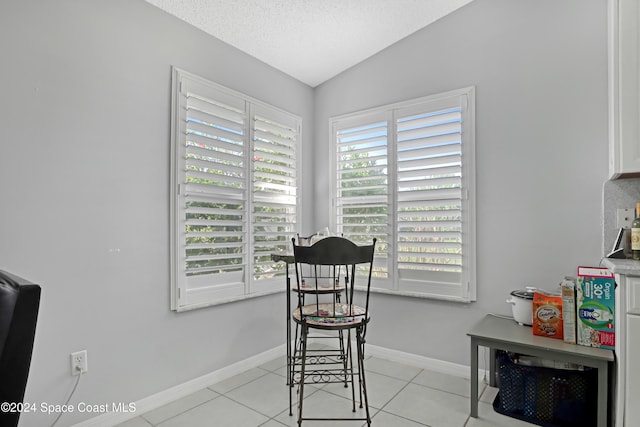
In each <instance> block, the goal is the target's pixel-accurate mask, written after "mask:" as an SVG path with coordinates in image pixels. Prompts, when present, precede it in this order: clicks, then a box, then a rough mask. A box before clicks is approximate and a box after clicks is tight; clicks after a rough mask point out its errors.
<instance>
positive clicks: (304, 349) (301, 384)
mask: <svg viewBox="0 0 640 427" xmlns="http://www.w3.org/2000/svg"><path fill="white" fill-rule="evenodd" d="M301 329H302V331H301V334H300V337H301V346H302V348H301V351H302V355H301V356H302V359H301V364H300V382H299V390H300V391H299V395H298V427H300V426H302V402H303V400H304V382H305V381H304V375H305V365H306V359H307V334H308V332H309V331H308V328H307V325H306V324H304V323H303V324H302V327H301Z"/></svg>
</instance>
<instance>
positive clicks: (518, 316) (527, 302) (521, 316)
mask: <svg viewBox="0 0 640 427" xmlns="http://www.w3.org/2000/svg"><path fill="white" fill-rule="evenodd" d="M535 290H536V288H532V287H526V288H525V289H522V290H517V291H513V292H511V298H509V299H508V300H507V303H508V304H511V310H512V311H513V319H514V320H515V321H516V322H518V323H519V324H521V325H527V326H531V325H532V324H533V293H534V292H535Z"/></svg>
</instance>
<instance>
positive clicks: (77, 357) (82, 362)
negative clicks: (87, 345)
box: [71, 350, 88, 375]
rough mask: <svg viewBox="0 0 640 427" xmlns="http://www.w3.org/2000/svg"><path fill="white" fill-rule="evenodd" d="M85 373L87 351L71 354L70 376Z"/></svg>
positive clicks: (86, 369)
mask: <svg viewBox="0 0 640 427" xmlns="http://www.w3.org/2000/svg"><path fill="white" fill-rule="evenodd" d="M87 371H88V368H87V350H82V351H76V352H75V353H71V375H80V374H84V373H85V372H87Z"/></svg>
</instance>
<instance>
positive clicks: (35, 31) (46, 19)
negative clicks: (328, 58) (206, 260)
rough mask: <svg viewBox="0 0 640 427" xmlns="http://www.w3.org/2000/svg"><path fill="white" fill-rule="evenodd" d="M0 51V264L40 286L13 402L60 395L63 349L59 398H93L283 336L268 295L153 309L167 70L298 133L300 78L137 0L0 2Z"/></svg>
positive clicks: (161, 240) (158, 299)
mask: <svg viewBox="0 0 640 427" xmlns="http://www.w3.org/2000/svg"><path fill="white" fill-rule="evenodd" d="M0 58H1V59H0V60H1V61H2V66H1V67H0V82H2V93H1V95H0V132H1V136H2V138H1V141H0V197H1V199H0V206H1V207H2V208H1V211H0V269H4V270H8V271H11V272H13V273H15V274H18V275H20V276H23V277H25V278H28V279H29V280H31V281H34V282H36V283H40V284H41V285H42V287H43V293H42V305H41V312H40V317H39V324H38V329H37V336H36V344H35V350H34V357H33V363H32V370H31V374H30V379H29V385H28V388H27V395H26V399H27V400H28V401H29V402H36V403H38V404H39V403H40V402H48V403H51V404H56V403H58V404H59V403H62V402H63V401H64V399H65V398H66V397H67V395H68V394H69V392H70V390H71V387H72V385H73V381H74V379H75V378H72V377H71V375H70V367H69V354H70V353H71V352H72V351H77V350H82V349H87V350H88V362H89V373H88V374H87V375H85V376H83V377H82V381H81V383H80V386H79V387H78V390H77V392H76V395H75V397H74V401H75V402H79V401H84V402H87V403H102V402H112V401H116V402H129V401H135V400H138V399H141V398H143V397H147V396H150V395H152V394H154V393H157V392H160V391H162V390H164V389H167V388H169V387H171V386H174V385H177V384H181V383H183V382H185V381H188V380H190V379H193V378H196V377H199V376H201V375H204V374H206V373H209V372H212V371H215V370H217V369H220V368H222V367H225V366H228V365H230V364H232V363H234V362H237V361H240V360H243V359H245V358H247V357H249V356H253V355H255V354H257V353H260V352H263V351H266V350H269V349H272V348H274V347H276V346H278V345H281V344H283V342H284V337H285V331H284V321H283V319H284V308H285V307H284V298H283V296H282V295H281V294H280V295H274V296H270V297H266V298H259V299H253V300H249V301H245V302H238V303H233V304H227V305H223V306H218V307H212V308H207V309H202V310H197V311H193V312H188V313H182V314H176V313H174V312H171V311H170V310H169V295H170V294H169V267H168V262H169V237H168V236H169V156H170V136H169V117H170V82H171V65H176V66H178V67H181V68H183V69H185V70H188V71H191V72H193V73H196V74H199V75H201V76H203V77H206V78H209V79H211V80H214V81H216V82H219V83H221V84H223V85H226V86H229V87H231V88H233V89H237V90H240V91H242V92H244V93H246V94H248V95H250V96H253V97H255V98H257V99H260V100H263V101H266V102H270V103H272V104H274V105H276V106H277V107H280V108H282V109H285V110H288V111H290V112H293V113H296V114H298V115H300V116H302V118H303V132H304V134H303V139H304V141H305V142H307V143H310V141H311V140H312V138H313V135H312V120H313V117H312V110H313V91H312V89H311V88H309V87H308V86H306V85H304V84H302V83H300V82H298V81H296V80H294V79H292V78H290V77H288V76H286V75H284V74H283V73H281V72H279V71H276V70H274V69H272V68H270V67H268V66H266V65H265V64H264V63H261V62H259V61H257V60H255V59H254V58H251V57H249V56H247V55H245V54H243V53H240V52H239V51H237V50H235V49H233V48H231V47H229V46H228V45H225V44H224V43H222V42H220V41H217V40H215V39H214V38H212V37H210V36H208V35H206V34H204V33H202V32H200V31H198V30H196V29H194V28H193V27H190V26H189V25H187V24H184V23H182V22H180V21H178V20H177V19H175V18H173V17H171V16H169V15H168V14H165V13H164V12H162V11H160V10H159V9H157V8H155V7H153V6H151V5H149V4H147V3H145V2H143V1H141V0H138V1H128V0H117V1H104V0H101V1H98V0H90V1H85V0H82V1H81V0H56V1H55V2H50V1H45V0H41V1H34V0H26V1H25V0H3V1H2V2H0ZM303 150H306V149H305V148H303ZM306 151H309V152H310V150H306ZM304 179H305V180H307V179H311V177H310V176H308V177H305V178H304ZM303 185H310V184H309V183H303ZM311 196H312V195H311V194H310V193H308V194H305V195H303V199H304V201H305V206H309V201H310V200H311ZM118 250H119V251H118ZM283 285H284V283H283ZM283 387H284V385H283ZM283 392H284V391H283ZM91 416H92V414H70V415H65V416H64V418H63V420H62V421H61V423H60V424H59V425H69V424H70V423H73V422H78V421H80V420H82V419H85V418H90V417H91ZM52 418H53V417H48V418H46V417H43V416H42V415H41V414H38V415H32V414H26V415H25V416H24V417H23V419H22V423H21V425H22V426H43V425H49V424H50V423H51V421H52Z"/></svg>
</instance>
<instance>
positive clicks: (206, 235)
mask: <svg viewBox="0 0 640 427" xmlns="http://www.w3.org/2000/svg"><path fill="white" fill-rule="evenodd" d="M172 115H173V120H172V124H173V129H172V134H173V135H172V179H171V183H172V186H171V192H172V198H171V200H172V203H171V227H172V233H171V249H172V250H171V258H172V259H171V277H172V309H174V310H178V311H181V310H188V309H193V308H198V307H203V306H208V305H213V304H219V303H223V302H229V301H234V300H237V299H242V298H247V297H252V296H258V295H264V294H268V293H272V292H277V291H280V290H282V288H283V283H284V274H285V270H284V265H283V264H277V263H274V262H273V261H272V260H271V257H270V254H271V253H272V252H274V251H277V250H286V249H287V248H288V247H289V246H288V245H290V241H291V237H293V236H294V235H295V232H296V223H297V215H298V208H297V203H298V198H297V178H296V165H297V154H296V153H297V147H298V145H299V135H300V119H299V118H298V117H296V116H293V115H291V114H289V113H286V112H284V111H281V110H278V109H277V108H275V107H272V106H269V105H267V104H264V103H261V102H260V101H257V100H254V99H251V98H249V97H247V96H245V95H242V94H240V93H237V92H235V91H232V90H230V89H227V88H224V87H222V86H220V85H217V84H215V83H212V82H209V81H207V80H205V79H202V78H199V77H197V76H194V75H192V74H189V73H187V72H184V71H182V70H178V69H174V76H173V111H172Z"/></svg>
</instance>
